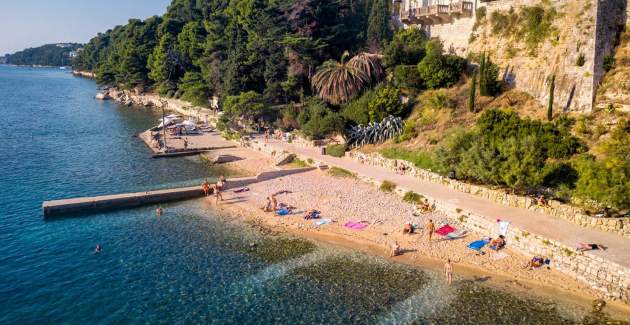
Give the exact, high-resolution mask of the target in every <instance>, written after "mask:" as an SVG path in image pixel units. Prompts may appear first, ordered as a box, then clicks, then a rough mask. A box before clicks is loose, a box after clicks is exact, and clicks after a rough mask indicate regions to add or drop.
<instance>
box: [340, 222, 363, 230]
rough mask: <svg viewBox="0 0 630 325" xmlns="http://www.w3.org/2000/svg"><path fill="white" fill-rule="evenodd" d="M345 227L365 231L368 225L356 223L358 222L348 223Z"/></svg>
mask: <svg viewBox="0 0 630 325" xmlns="http://www.w3.org/2000/svg"><path fill="white" fill-rule="evenodd" d="M343 226H344V227H346V228H349V229H352V230H363V229H365V227H367V226H368V225H366V224H364V223H360V222H356V221H348V222H346V224H345V225H343Z"/></svg>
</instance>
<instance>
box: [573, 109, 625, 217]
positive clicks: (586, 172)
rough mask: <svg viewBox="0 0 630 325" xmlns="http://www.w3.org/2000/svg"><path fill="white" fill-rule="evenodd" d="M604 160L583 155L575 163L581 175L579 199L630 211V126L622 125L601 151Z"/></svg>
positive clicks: (577, 192)
mask: <svg viewBox="0 0 630 325" xmlns="http://www.w3.org/2000/svg"><path fill="white" fill-rule="evenodd" d="M599 151H601V152H602V153H603V154H604V158H603V159H601V160H597V159H596V158H595V157H593V156H591V155H582V156H580V157H578V158H577V159H575V160H574V161H573V167H574V168H575V169H576V170H577V172H578V175H579V177H578V180H577V182H576V184H575V192H574V194H575V196H576V197H578V198H581V199H588V200H595V201H597V202H599V203H600V204H601V205H604V206H609V207H613V208H617V209H629V208H630V195H628V193H630V159H629V157H630V123H628V122H627V121H625V120H622V121H621V122H619V124H618V125H617V127H616V128H615V129H614V130H613V131H612V132H611V134H610V138H609V139H608V140H606V141H605V142H604V143H603V144H602V145H601V146H600V148H599Z"/></svg>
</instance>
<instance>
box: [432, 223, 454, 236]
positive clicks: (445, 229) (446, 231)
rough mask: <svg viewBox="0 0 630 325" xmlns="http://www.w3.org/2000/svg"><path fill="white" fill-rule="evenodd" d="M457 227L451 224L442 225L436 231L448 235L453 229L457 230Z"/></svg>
mask: <svg viewBox="0 0 630 325" xmlns="http://www.w3.org/2000/svg"><path fill="white" fill-rule="evenodd" d="M455 230H457V229H455V228H453V227H451V226H449V225H444V226H442V227H441V228H440V229H438V230H436V231H435V233H436V234H438V235H442V236H446V235H448V234H450V233H452V232H453V231H455Z"/></svg>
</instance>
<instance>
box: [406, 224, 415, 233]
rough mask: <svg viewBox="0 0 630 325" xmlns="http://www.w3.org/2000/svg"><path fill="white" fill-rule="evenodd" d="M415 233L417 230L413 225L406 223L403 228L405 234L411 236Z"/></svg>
mask: <svg viewBox="0 0 630 325" xmlns="http://www.w3.org/2000/svg"><path fill="white" fill-rule="evenodd" d="M414 231H415V229H414V227H413V225H412V224H411V223H409V222H408V223H406V224H405V225H404V226H403V234H410V235H411V234H413V232H414Z"/></svg>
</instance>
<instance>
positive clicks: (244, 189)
mask: <svg viewBox="0 0 630 325" xmlns="http://www.w3.org/2000/svg"><path fill="white" fill-rule="evenodd" d="M247 191H249V188H248V187H243V188H239V189H238V190H234V193H243V192H247Z"/></svg>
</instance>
